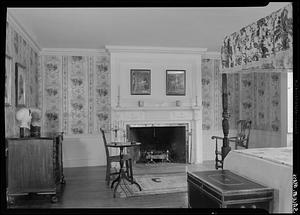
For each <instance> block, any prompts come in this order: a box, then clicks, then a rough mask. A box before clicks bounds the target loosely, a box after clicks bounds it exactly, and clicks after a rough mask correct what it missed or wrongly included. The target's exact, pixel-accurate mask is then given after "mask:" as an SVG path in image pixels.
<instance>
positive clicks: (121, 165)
mask: <svg viewBox="0 0 300 215" xmlns="http://www.w3.org/2000/svg"><path fill="white" fill-rule="evenodd" d="M123 167H124V159H123V147H120V171H119V175H118V177H117V178H116V179H115V180H114V181H113V182H112V184H111V188H113V186H114V183H115V182H118V183H117V185H116V186H115V188H114V198H115V197H116V191H117V188H118V186H120V182H121V180H122V179H123V180H124V179H125V180H127V181H128V182H130V183H131V184H135V185H137V186H138V188H139V190H140V191H141V190H142V188H141V186H140V185H139V184H138V183H137V182H136V181H134V180H133V175H132V173H131V177H130V178H128V177H127V176H126V173H125V172H124V170H123Z"/></svg>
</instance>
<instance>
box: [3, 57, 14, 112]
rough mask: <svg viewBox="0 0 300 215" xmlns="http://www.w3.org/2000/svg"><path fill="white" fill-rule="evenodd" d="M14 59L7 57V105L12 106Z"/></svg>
mask: <svg viewBox="0 0 300 215" xmlns="http://www.w3.org/2000/svg"><path fill="white" fill-rule="evenodd" d="M11 73H12V57H10V56H8V55H5V99H4V100H5V105H6V106H8V105H11Z"/></svg>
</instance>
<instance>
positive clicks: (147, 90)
mask: <svg viewBox="0 0 300 215" xmlns="http://www.w3.org/2000/svg"><path fill="white" fill-rule="evenodd" d="M130 90H131V95H150V94H151V70H149V69H131V70H130Z"/></svg>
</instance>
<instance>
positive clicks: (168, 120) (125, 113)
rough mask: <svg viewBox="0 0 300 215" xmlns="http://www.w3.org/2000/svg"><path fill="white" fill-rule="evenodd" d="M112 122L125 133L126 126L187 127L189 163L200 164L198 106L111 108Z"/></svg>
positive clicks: (199, 113)
mask: <svg viewBox="0 0 300 215" xmlns="http://www.w3.org/2000/svg"><path fill="white" fill-rule="evenodd" d="M112 121H113V122H118V123H119V124H120V125H121V128H120V129H121V130H123V131H126V127H127V126H129V127H151V126H154V125H155V126H160V125H171V126H172V125H178V124H184V125H187V132H188V134H189V145H190V146H191V147H190V148H191V152H190V156H191V159H190V162H191V163H201V162H202V160H203V155H202V154H203V149H202V147H203V144H202V127H201V125H202V108H201V107H199V106H181V107H154V106H152V107H151V106H148V107H130V106H129V107H114V108H112ZM125 136H126V135H125Z"/></svg>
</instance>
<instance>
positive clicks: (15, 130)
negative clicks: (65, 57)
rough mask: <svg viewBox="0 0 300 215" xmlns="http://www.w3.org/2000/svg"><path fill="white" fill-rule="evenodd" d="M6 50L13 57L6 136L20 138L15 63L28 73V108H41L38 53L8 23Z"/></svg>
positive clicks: (6, 116) (6, 114) (6, 111)
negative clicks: (16, 105) (16, 115)
mask: <svg viewBox="0 0 300 215" xmlns="http://www.w3.org/2000/svg"><path fill="white" fill-rule="evenodd" d="M5 48H6V50H5V53H6V54H7V55H8V56H10V57H12V60H13V67H12V77H11V80H12V81H11V84H12V86H11V92H12V95H11V96H12V98H11V105H10V106H5V136H6V137H16V136H19V127H18V122H17V121H16V119H15V112H16V110H17V109H18V108H17V107H15V66H14V65H15V63H20V64H22V65H23V66H25V71H26V106H27V107H39V100H40V95H39V94H38V91H37V90H36V89H38V87H39V83H38V79H37V77H38V75H39V70H38V60H39V56H38V53H37V52H35V51H34V49H33V48H32V47H31V46H30V45H29V44H28V42H27V41H26V40H25V39H24V38H23V37H22V36H21V35H20V34H19V33H18V32H17V31H16V30H15V29H14V28H13V26H12V25H11V24H10V23H9V22H6V46H5Z"/></svg>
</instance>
